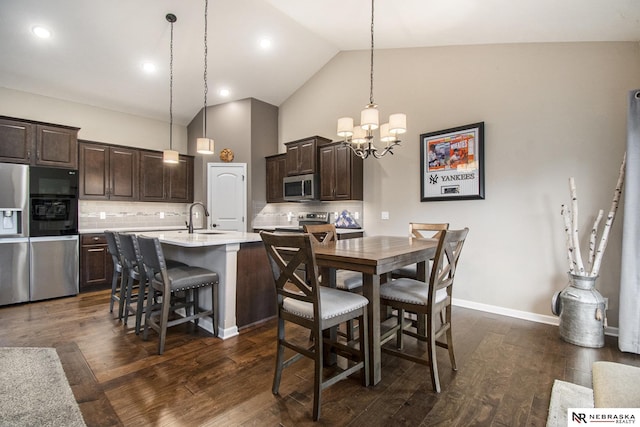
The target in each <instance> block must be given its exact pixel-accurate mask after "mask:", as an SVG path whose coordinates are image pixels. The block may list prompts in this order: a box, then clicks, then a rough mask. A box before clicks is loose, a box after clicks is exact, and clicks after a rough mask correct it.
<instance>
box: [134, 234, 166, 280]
mask: <svg viewBox="0 0 640 427" xmlns="http://www.w3.org/2000/svg"><path fill="white" fill-rule="evenodd" d="M138 247H139V249H140V256H141V258H142V262H143V264H144V266H145V268H146V269H147V270H150V271H149V273H153V274H154V275H155V273H159V272H161V271H162V270H166V268H167V264H166V262H165V259H164V253H163V252H162V246H161V244H160V240H158V238H157V237H144V236H138ZM150 277H153V276H150Z"/></svg>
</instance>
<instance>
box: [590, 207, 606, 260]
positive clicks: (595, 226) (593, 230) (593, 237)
mask: <svg viewBox="0 0 640 427" xmlns="http://www.w3.org/2000/svg"><path fill="white" fill-rule="evenodd" d="M602 215H604V211H603V210H602V209H600V210H599V211H598V216H597V217H596V220H595V221H594V222H593V227H592V228H591V236H589V261H588V262H589V267H588V270H589V271H592V269H593V257H594V255H595V252H596V238H597V237H598V225H600V220H601V219H602Z"/></svg>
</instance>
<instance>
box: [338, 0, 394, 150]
mask: <svg viewBox="0 0 640 427" xmlns="http://www.w3.org/2000/svg"><path fill="white" fill-rule="evenodd" d="M373 3H374V0H371V72H370V82H369V83H370V91H369V104H367V105H366V106H365V109H364V110H362V112H361V113H360V125H359V126H354V125H353V118H351V117H341V118H339V119H338V136H341V137H343V138H344V142H343V144H344V145H347V146H348V147H349V148H351V150H353V152H354V153H355V154H356V155H357V156H359V157H361V158H363V159H366V158H367V157H369V156H373V157H375V158H376V159H379V158H381V157H382V156H384V155H385V154H387V153H390V154H393V147H395V146H396V145H399V144H400V140H399V139H397V136H398V135H399V134H402V133H405V132H406V131H407V116H406V114H404V113H396V114H391V115H390V116H389V122H388V123H384V124H382V125H380V126H379V125H378V123H379V120H378V106H377V105H376V104H375V103H374V102H373V47H374V43H373V21H374V20H373V17H374V8H373ZM378 127H379V128H380V141H381V142H383V143H384V144H385V148H384V149H382V151H378V149H377V148H376V146H375V145H374V141H373V131H374V130H376V129H378Z"/></svg>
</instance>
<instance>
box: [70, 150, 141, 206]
mask: <svg viewBox="0 0 640 427" xmlns="http://www.w3.org/2000/svg"><path fill="white" fill-rule="evenodd" d="M78 147H79V157H80V198H81V199H94V200H130V201H134V200H138V187H139V185H138V169H139V152H138V150H136V149H134V148H127V147H118V146H113V145H107V144H100V143H93V142H88V141H80V143H79V146H78Z"/></svg>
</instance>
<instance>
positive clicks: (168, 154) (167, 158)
mask: <svg viewBox="0 0 640 427" xmlns="http://www.w3.org/2000/svg"><path fill="white" fill-rule="evenodd" d="M165 18H166V19H167V21H169V23H171V44H170V45H169V53H170V54H169V149H168V150H164V152H163V153H162V161H164V162H165V163H174V164H175V163H178V161H179V156H180V153H178V152H177V151H175V150H174V149H173V24H174V23H175V22H176V21H177V19H178V18H176V15H174V14H173V13H167V16H166V17H165Z"/></svg>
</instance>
